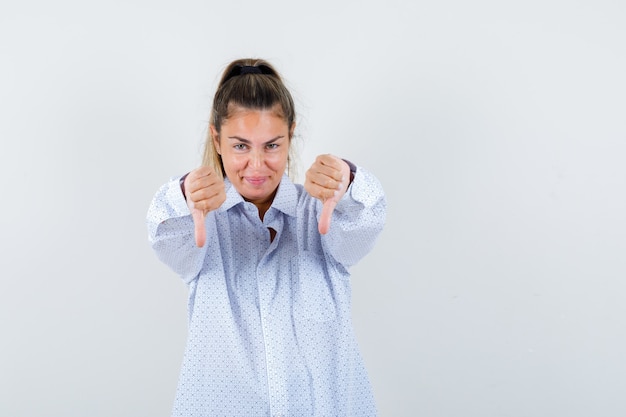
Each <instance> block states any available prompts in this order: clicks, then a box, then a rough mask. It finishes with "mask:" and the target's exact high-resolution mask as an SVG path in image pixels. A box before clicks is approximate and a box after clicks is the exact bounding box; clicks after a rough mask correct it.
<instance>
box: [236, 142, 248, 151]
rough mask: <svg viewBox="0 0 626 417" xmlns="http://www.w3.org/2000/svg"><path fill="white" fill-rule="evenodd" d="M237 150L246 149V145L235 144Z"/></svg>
mask: <svg viewBox="0 0 626 417" xmlns="http://www.w3.org/2000/svg"><path fill="white" fill-rule="evenodd" d="M234 148H235V150H238V151H243V150H244V149H246V145H245V144H244V143H238V144H236V145H235V146H234Z"/></svg>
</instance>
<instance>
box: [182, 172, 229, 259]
mask: <svg viewBox="0 0 626 417" xmlns="http://www.w3.org/2000/svg"><path fill="white" fill-rule="evenodd" d="M183 187H184V191H185V199H186V200H187V205H188V206H189V210H190V211H191V216H192V218H193V224H194V233H195V238H196V245H197V246H198V247H202V246H204V243H205V242H206V228H205V226H204V218H205V217H206V215H207V213H208V212H210V211H212V210H215V209H217V208H219V207H220V206H221V205H222V203H223V202H224V201H226V188H225V186H224V180H223V179H222V178H221V177H220V176H219V175H217V174H216V173H215V171H214V170H213V168H211V167H208V166H203V167H200V168H198V169H195V170H193V171H191V172H190V173H189V174H188V175H187V177H186V178H185V181H184V184H183Z"/></svg>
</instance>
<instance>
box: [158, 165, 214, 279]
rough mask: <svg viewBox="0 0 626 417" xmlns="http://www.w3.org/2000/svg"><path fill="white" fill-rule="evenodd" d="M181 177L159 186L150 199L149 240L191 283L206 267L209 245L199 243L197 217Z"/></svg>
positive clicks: (159, 256) (162, 259)
mask: <svg viewBox="0 0 626 417" xmlns="http://www.w3.org/2000/svg"><path fill="white" fill-rule="evenodd" d="M179 180H180V177H176V178H172V179H171V180H170V181H168V182H167V183H166V184H164V185H163V186H161V188H159V190H158V191H157V192H156V194H155V196H154V198H153V199H152V202H151V203H150V207H149V209H148V214H147V218H146V223H147V227H148V241H149V242H150V244H151V245H152V248H153V249H154V251H155V253H156V255H157V257H158V258H159V259H160V260H161V261H162V262H163V263H165V264H166V265H167V266H169V267H170V268H171V269H172V270H174V272H176V273H177V274H179V275H180V276H181V278H182V279H183V280H184V281H185V282H186V283H190V282H191V281H193V280H194V279H195V278H196V277H197V275H198V273H199V272H200V269H201V268H202V264H203V259H204V256H205V254H206V247H207V245H206V244H205V245H204V247H202V248H198V247H197V246H196V243H195V235H194V224H193V219H192V217H191V212H190V211H189V207H188V206H187V202H186V201H185V197H184V196H183V192H182V190H181V189H180V183H179Z"/></svg>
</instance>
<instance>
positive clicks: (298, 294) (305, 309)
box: [291, 251, 337, 322]
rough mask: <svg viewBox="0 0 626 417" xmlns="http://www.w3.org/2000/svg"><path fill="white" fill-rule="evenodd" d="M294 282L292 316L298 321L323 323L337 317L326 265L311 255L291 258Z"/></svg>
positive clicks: (335, 301)
mask: <svg viewBox="0 0 626 417" xmlns="http://www.w3.org/2000/svg"><path fill="white" fill-rule="evenodd" d="M291 272H292V277H295V280H294V288H293V291H294V294H293V295H294V297H293V299H294V316H295V318H296V319H299V320H306V321H311V320H312V321H317V322H324V321H330V320H334V319H335V318H336V316H337V304H336V303H337V297H336V296H337V294H336V293H335V287H334V285H333V282H332V280H331V277H330V274H329V273H328V270H327V265H326V262H325V261H324V259H323V258H322V257H320V256H319V255H317V254H315V253H312V252H306V251H303V252H300V254H298V255H297V256H295V257H293V258H292V259H291Z"/></svg>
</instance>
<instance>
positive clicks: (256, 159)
mask: <svg viewBox="0 0 626 417" xmlns="http://www.w3.org/2000/svg"><path fill="white" fill-rule="evenodd" d="M262 165H263V152H261V151H252V152H251V153H250V166H251V167H252V168H259V167H260V166H262Z"/></svg>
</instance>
